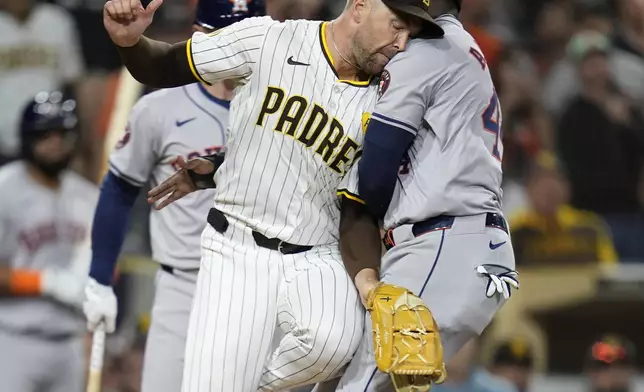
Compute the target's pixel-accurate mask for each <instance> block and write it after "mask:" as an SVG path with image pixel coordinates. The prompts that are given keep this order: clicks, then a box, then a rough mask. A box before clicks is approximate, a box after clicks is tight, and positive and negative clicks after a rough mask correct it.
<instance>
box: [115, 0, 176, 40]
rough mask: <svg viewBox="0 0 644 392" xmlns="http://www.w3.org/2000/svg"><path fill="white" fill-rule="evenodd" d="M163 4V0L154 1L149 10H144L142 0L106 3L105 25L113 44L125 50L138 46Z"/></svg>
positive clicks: (119, 0)
mask: <svg viewBox="0 0 644 392" xmlns="http://www.w3.org/2000/svg"><path fill="white" fill-rule="evenodd" d="M161 4H163V0H152V2H151V3H150V4H148V7H147V8H143V6H142V5H141V1H140V0H110V1H108V2H107V3H105V6H104V7H103V25H104V26H105V30H107V33H108V34H109V35H110V38H111V39H112V42H114V43H115V44H116V45H117V46H120V47H124V48H127V47H130V46H134V45H136V44H137V43H138V42H139V39H141V36H142V35H143V32H145V29H147V28H148V26H150V24H151V23H152V18H153V16H154V13H155V12H156V10H157V9H159V7H160V6H161Z"/></svg>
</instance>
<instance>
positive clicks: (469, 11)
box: [460, 0, 503, 69]
mask: <svg viewBox="0 0 644 392" xmlns="http://www.w3.org/2000/svg"><path fill="white" fill-rule="evenodd" d="M493 1H494V0H463V3H462V8H461V13H460V19H461V21H462V22H463V26H465V28H466V29H467V31H468V32H469V33H470V34H471V35H472V37H474V39H475V40H476V42H477V43H478V44H479V47H480V48H481V51H482V52H483V55H484V56H485V59H486V60H487V63H488V64H489V66H490V69H494V68H495V67H496V65H497V62H498V60H499V56H500V55H501V51H502V50H503V41H502V40H501V39H500V37H498V36H497V35H495V34H494V33H492V32H490V30H489V29H488V27H489V23H490V17H491V13H490V4H491V3H492V2H493Z"/></svg>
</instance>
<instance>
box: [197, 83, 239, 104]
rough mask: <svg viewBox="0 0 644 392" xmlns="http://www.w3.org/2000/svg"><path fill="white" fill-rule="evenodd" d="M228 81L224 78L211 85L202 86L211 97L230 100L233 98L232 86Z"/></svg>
mask: <svg viewBox="0 0 644 392" xmlns="http://www.w3.org/2000/svg"><path fill="white" fill-rule="evenodd" d="M229 82H230V81H228V80H226V81H223V82H217V83H215V84H213V85H212V86H208V85H205V84H204V85H203V87H204V88H205V89H206V91H208V92H209V93H210V94H211V95H212V96H213V97H215V98H217V99H221V100H224V101H230V100H231V99H232V98H233V90H234V86H233V85H232V84H231V83H229Z"/></svg>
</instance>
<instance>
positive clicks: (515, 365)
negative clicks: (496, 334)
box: [488, 339, 534, 392]
mask: <svg viewBox="0 0 644 392" xmlns="http://www.w3.org/2000/svg"><path fill="white" fill-rule="evenodd" d="M533 365H534V358H533V355H532V350H531V349H530V346H528V344H527V343H526V342H525V341H524V340H522V339H513V340H511V341H508V342H504V343H502V344H501V345H500V346H499V347H497V349H496V351H495V352H494V357H493V358H492V363H491V365H490V367H489V368H488V370H489V372H490V373H492V374H493V375H495V376H497V377H500V378H503V379H506V380H508V381H510V382H511V383H512V384H513V385H514V386H515V387H516V388H517V391H518V392H527V391H528V388H529V386H530V380H531V378H532V374H533V372H534V369H533Z"/></svg>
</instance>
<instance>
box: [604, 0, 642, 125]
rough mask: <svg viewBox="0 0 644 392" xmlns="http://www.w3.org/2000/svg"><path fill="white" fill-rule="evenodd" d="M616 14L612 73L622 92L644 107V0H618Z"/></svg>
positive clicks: (640, 106)
mask: <svg viewBox="0 0 644 392" xmlns="http://www.w3.org/2000/svg"><path fill="white" fill-rule="evenodd" d="M618 17H619V20H618V24H617V26H618V27H617V30H616V34H615V36H614V38H613V48H614V50H613V53H612V56H611V65H612V67H613V74H614V75H615V78H616V82H617V84H618V85H619V87H620V88H621V89H622V90H623V92H624V93H625V94H626V95H628V96H629V97H630V98H631V99H632V100H633V101H634V102H635V103H636V104H637V105H638V106H639V108H640V109H644V0H618ZM640 131H641V132H644V130H640Z"/></svg>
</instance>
